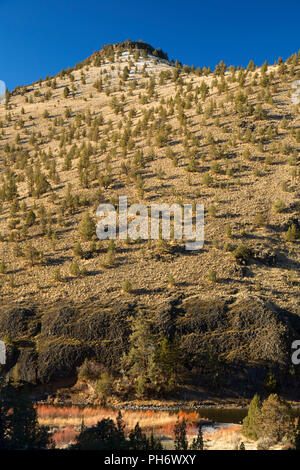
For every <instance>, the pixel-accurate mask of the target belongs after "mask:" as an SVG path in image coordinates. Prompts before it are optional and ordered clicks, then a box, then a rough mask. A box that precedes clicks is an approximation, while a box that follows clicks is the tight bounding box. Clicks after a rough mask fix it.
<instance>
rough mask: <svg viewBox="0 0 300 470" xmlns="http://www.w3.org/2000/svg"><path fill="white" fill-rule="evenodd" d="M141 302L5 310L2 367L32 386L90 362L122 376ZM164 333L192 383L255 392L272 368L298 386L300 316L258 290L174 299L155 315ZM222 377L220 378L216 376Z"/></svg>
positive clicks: (284, 382)
mask: <svg viewBox="0 0 300 470" xmlns="http://www.w3.org/2000/svg"><path fill="white" fill-rule="evenodd" d="M136 307H137V305H134V304H130V303H124V304H123V305H119V306H118V307H111V308H108V307H104V306H100V305H97V304H94V305H90V306H89V307H83V306H78V307H75V306H72V307H71V306H66V305H60V306H57V307H54V308H52V309H50V310H48V311H47V312H45V313H43V312H40V311H37V310H34V309H30V308H17V307H16V308H4V309H3V308H2V310H1V312H0V335H1V336H2V337H3V336H4V335H6V341H7V364H6V365H5V366H2V372H3V373H5V374H6V376H7V377H11V378H14V379H17V380H20V381H23V382H27V383H30V384H39V383H41V384H45V383H51V382H57V381H59V380H60V379H67V378H73V379H76V374H77V368H78V367H79V366H80V365H81V364H82V363H83V362H84V360H85V359H93V361H95V362H96V363H98V364H99V365H101V366H103V367H104V368H109V370H112V371H114V373H116V374H118V373H120V357H121V355H122V353H123V352H124V351H127V349H128V336H129V334H130V327H129V323H128V318H129V316H131V315H132V314H133V315H134V312H135V311H136ZM152 318H153V325H154V327H155V329H156V332H157V333H158V335H163V336H164V337H172V336H174V335H176V336H177V337H178V338H179V343H180V345H181V350H182V354H183V357H184V361H185V367H186V369H187V370H188V371H189V373H190V376H191V377H192V383H193V384H194V385H195V386H197V385H201V386H202V387H203V386H204V387H205V386H206V387H207V388H208V389H211V388H212V387H218V388H220V390H221V389H222V388H226V389H227V390H228V389H230V390H232V391H238V392H239V393H241V392H243V393H245V394H246V395H247V393H250V394H251V393H252V392H253V391H255V390H257V389H259V388H262V387H263V386H264V383H265V380H266V377H267V374H268V373H269V371H270V370H271V371H272V373H274V374H275V376H276V377H277V381H278V384H279V386H280V387H281V389H282V390H286V389H287V387H288V386H290V384H291V383H297V380H298V378H297V374H296V375H295V376H291V375H289V371H290V369H291V365H292V364H291V359H290V357H291V342H292V340H293V339H294V338H295V337H297V334H298V333H300V321H299V319H298V317H296V316H293V315H291V314H290V313H289V312H287V311H283V310H281V309H280V308H278V307H277V306H276V305H274V304H272V303H270V302H267V301H265V300H263V299H262V298H260V297H258V296H255V295H245V296H241V295H238V296H232V297H230V298H223V297H219V298H215V299H209V298H205V297H200V296H194V297H192V298H187V299H178V298H174V299H173V300H171V301H169V302H165V303H163V304H162V305H161V306H160V307H159V308H158V309H156V311H155V312H152ZM216 376H217V381H216Z"/></svg>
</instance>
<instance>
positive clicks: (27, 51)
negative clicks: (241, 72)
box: [0, 0, 300, 90]
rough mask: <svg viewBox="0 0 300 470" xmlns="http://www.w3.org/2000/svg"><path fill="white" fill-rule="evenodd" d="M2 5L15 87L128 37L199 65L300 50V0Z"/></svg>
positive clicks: (6, 60) (5, 56)
mask: <svg viewBox="0 0 300 470" xmlns="http://www.w3.org/2000/svg"><path fill="white" fill-rule="evenodd" d="M0 8H1V10H0V18H1V26H0V39H1V46H2V47H1V56H2V61H1V65H2V67H1V69H0V79H1V80H4V81H5V82H6V84H7V87H8V88H9V89H10V90H12V89H13V88H15V87H16V86H17V85H24V84H27V83H32V82H33V81H36V80H38V79H39V78H40V77H42V78H44V77H45V76H46V75H54V74H56V73H58V72H59V71H60V70H62V69H63V68H67V67H68V66H73V65H75V64H76V63H77V62H80V61H82V60H83V59H85V58H86V57H87V56H89V55H91V54H92V53H93V51H95V50H98V49H100V48H101V46H102V45H104V44H107V43H109V42H110V43H113V42H119V41H124V40H126V39H132V40H139V39H142V40H144V41H145V42H148V43H150V44H151V45H153V46H154V47H161V48H162V49H163V50H164V51H165V52H167V53H168V54H169V57H170V58H174V59H178V60H179V61H181V62H183V63H184V64H188V65H192V64H194V65H195V66H196V67H198V66H204V65H206V66H208V65H210V66H211V67H214V66H215V65H216V64H217V63H218V62H220V60H224V61H225V62H226V63H227V64H228V65H230V64H234V65H244V66H245V65H247V64H248V62H249V60H250V59H253V60H254V62H255V63H256V64H258V65H261V64H262V63H263V62H264V60H268V62H270V63H273V62H274V61H275V60H276V59H277V58H278V57H279V56H281V57H283V58H286V57H288V56H289V55H291V54H292V53H293V52H296V51H298V49H299V48H300V44H299V42H300V41H299V37H300V34H299V24H300V0H259V1H258V0H252V1H249V0H227V1H226V0H205V1H202V0H185V1H176V0H172V1H171V0H159V1H158V0H152V1H148V2H145V1H143V0H139V1H135V0H134V1H131V0H127V1H119V0H115V1H109V0H106V1H102V0H85V1H83V0H80V1H79V0H72V1H71V0H49V1H46V0H27V1H25V0H0Z"/></svg>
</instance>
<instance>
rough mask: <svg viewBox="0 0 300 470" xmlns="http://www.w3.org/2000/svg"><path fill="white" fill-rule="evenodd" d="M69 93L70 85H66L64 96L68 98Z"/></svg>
mask: <svg viewBox="0 0 300 470" xmlns="http://www.w3.org/2000/svg"><path fill="white" fill-rule="evenodd" d="M69 94H70V89H69V87H67V86H65V88H64V98H68V96H69Z"/></svg>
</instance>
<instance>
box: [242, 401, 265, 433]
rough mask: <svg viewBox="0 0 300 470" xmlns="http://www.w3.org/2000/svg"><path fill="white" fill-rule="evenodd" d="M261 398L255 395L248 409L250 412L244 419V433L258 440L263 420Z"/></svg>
mask: <svg viewBox="0 0 300 470" xmlns="http://www.w3.org/2000/svg"><path fill="white" fill-rule="evenodd" d="M261 407H262V404H261V399H260V397H259V395H257V394H256V395H254V397H253V399H252V401H251V403H250V405H249V409H248V414H247V416H246V417H245V418H244V420H243V429H242V433H243V434H244V436H246V437H249V438H250V439H254V440H257V439H258V437H259V426H260V420H261Z"/></svg>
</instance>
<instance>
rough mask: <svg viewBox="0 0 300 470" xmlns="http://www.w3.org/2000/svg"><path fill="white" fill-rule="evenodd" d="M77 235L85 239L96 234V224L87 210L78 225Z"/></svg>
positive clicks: (87, 239) (89, 238)
mask: <svg viewBox="0 0 300 470" xmlns="http://www.w3.org/2000/svg"><path fill="white" fill-rule="evenodd" d="M78 232H79V235H80V236H81V237H82V238H83V240H85V241H89V240H91V239H92V238H93V237H95V235H96V225H95V222H94V221H93V219H92V217H91V216H90V215H89V213H88V212H86V213H85V214H84V216H83V217H82V219H81V222H80V223H79V227H78Z"/></svg>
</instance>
